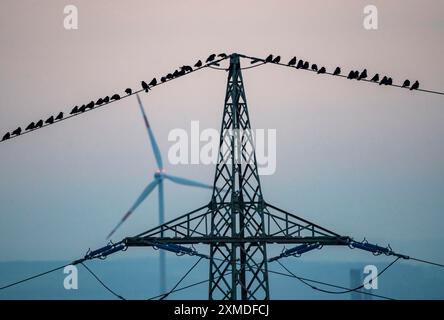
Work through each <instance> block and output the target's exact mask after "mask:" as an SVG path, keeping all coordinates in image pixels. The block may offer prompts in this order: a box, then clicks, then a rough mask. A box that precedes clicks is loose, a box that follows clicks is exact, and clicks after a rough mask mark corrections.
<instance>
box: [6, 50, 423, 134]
mask: <svg viewBox="0 0 444 320" xmlns="http://www.w3.org/2000/svg"><path fill="white" fill-rule="evenodd" d="M240 56H242V57H244V58H249V59H250V60H251V64H255V63H258V62H262V63H263V64H265V63H274V64H279V65H283V66H287V67H292V68H296V69H302V70H309V71H313V72H316V73H317V74H329V75H333V76H340V77H346V78H347V79H350V80H353V79H355V80H362V81H369V82H374V83H379V85H388V86H391V85H393V86H397V87H402V88H406V89H410V90H416V89H418V88H419V82H418V81H417V80H416V81H415V82H414V83H413V84H412V83H411V82H410V80H408V79H407V80H405V81H404V83H403V84H402V86H398V85H394V84H393V79H392V78H391V77H389V76H385V75H384V76H382V77H381V76H380V75H379V74H378V73H376V74H375V75H374V76H373V77H371V78H369V76H368V74H367V69H364V70H362V71H359V70H351V71H350V72H349V73H348V75H347V76H346V75H345V74H341V68H340V67H336V68H335V69H334V71H333V72H327V69H326V68H325V67H323V66H322V67H318V65H317V64H315V63H313V64H310V62H308V61H304V60H302V59H299V60H297V59H296V57H293V58H292V59H291V60H290V61H288V63H287V64H285V63H281V56H273V55H272V54H270V55H268V56H267V57H266V58H265V59H260V58H254V57H248V56H244V55H240ZM226 58H228V55H227V54H225V53H220V54H218V55H216V54H215V53H213V54H211V55H209V56H208V58H207V59H206V60H205V62H202V60H198V61H197V62H196V63H195V64H194V66H193V67H192V66H189V65H183V66H182V67H180V68H178V69H176V70H175V71H174V72H172V73H168V74H167V75H165V76H163V77H161V78H160V79H159V81H158V80H157V79H156V78H153V79H152V80H151V81H150V82H148V83H147V82H145V81H142V82H141V87H142V89H139V90H137V91H133V90H132V89H131V88H127V89H125V94H126V95H124V96H120V95H119V94H118V93H115V94H113V95H111V96H106V97H102V98H99V99H98V100H97V101H90V102H88V103H86V104H83V105H81V106H78V105H77V106H75V107H73V108H72V110H71V111H70V112H69V115H67V116H66V117H64V116H65V114H64V113H63V112H59V113H58V114H57V115H52V116H50V117H49V118H47V119H46V120H44V119H40V120H38V121H36V122H31V123H30V124H28V125H27V126H26V127H25V129H24V130H22V128H21V127H18V128H17V129H15V130H13V131H11V132H7V133H6V134H5V135H4V136H3V138H2V140H1V141H5V140H8V139H10V138H13V137H16V136H19V135H21V134H23V133H25V132H29V131H33V130H36V129H39V128H42V127H44V126H46V125H51V124H53V123H55V122H58V121H61V120H63V119H66V118H69V117H72V116H75V115H78V114H81V113H83V112H85V111H89V110H92V109H94V108H97V107H100V106H103V105H106V104H109V103H111V102H114V101H117V100H120V99H121V98H123V97H128V96H131V95H132V94H135V93H137V92H140V91H145V92H148V91H149V90H150V89H151V88H152V87H154V86H156V85H158V84H160V83H163V82H166V81H170V80H173V79H175V78H178V77H181V76H184V75H185V74H187V73H190V72H193V71H196V70H198V69H201V68H204V67H212V66H219V62H220V61H222V60H224V59H226Z"/></svg>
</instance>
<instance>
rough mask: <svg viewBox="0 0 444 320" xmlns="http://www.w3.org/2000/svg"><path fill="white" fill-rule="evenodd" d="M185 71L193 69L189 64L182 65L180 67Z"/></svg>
mask: <svg viewBox="0 0 444 320" xmlns="http://www.w3.org/2000/svg"><path fill="white" fill-rule="evenodd" d="M181 69H182V70H183V71H184V72H185V73H186V72H191V71H193V68H191V67H190V66H182V68H181Z"/></svg>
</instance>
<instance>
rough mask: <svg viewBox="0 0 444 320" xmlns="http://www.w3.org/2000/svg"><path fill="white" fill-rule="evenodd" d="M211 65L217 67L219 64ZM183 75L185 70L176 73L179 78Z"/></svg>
mask: <svg viewBox="0 0 444 320" xmlns="http://www.w3.org/2000/svg"><path fill="white" fill-rule="evenodd" d="M212 65H215V66H216V65H217V66H219V64H218V63H212ZM184 75H185V70H183V69H181V70H180V71H179V72H178V73H177V76H178V77H181V76H184Z"/></svg>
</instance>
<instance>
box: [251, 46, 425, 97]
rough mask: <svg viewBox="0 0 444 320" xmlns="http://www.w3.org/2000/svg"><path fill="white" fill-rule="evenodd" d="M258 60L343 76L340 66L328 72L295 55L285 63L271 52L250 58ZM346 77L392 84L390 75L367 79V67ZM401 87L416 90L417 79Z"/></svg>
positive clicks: (255, 61)
mask: <svg viewBox="0 0 444 320" xmlns="http://www.w3.org/2000/svg"><path fill="white" fill-rule="evenodd" d="M258 62H263V63H275V64H280V65H285V66H289V67H293V68H296V69H303V70H311V71H313V72H316V73H317V74H324V73H326V74H330V75H333V76H343V77H345V75H341V68H340V67H336V68H335V70H334V71H333V73H329V72H327V69H326V68H325V67H320V68H318V65H317V64H315V63H313V64H311V66H310V62H308V61H304V60H302V59H299V60H297V59H296V57H293V58H292V59H291V60H290V61H288V63H287V64H283V63H281V56H276V57H275V56H273V55H272V54H270V55H268V56H267V58H265V60H263V59H259V58H251V64H255V63H258ZM347 79H349V80H353V79H356V80H365V81H371V82H376V83H379V85H386V86H391V85H393V79H392V78H391V77H388V76H383V77H380V75H379V73H376V74H375V75H374V76H373V77H372V78H371V79H368V74H367V69H364V70H362V71H358V70H351V71H350V72H349V73H348V76H347ZM401 87H402V88H407V89H410V90H417V89H419V81H418V80H416V81H415V82H414V83H413V84H411V82H410V80H409V79H406V80H405V81H404V82H403V84H402V86H401Z"/></svg>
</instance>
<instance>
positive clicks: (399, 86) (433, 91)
mask: <svg viewBox="0 0 444 320" xmlns="http://www.w3.org/2000/svg"><path fill="white" fill-rule="evenodd" d="M239 56H241V57H243V58H246V59H250V60H252V61H257V62H259V61H260V62H263V63H262V64H260V65H263V64H276V65H280V66H284V67H288V68H292V69H297V70H303V71H310V72H314V73H318V71H317V70H312V69H309V68H298V67H296V66H294V65H288V64H285V63H281V62H272V61H269V62H267V61H266V59H262V58H257V57H251V56H246V55H242V54H240V55H239ZM322 74H328V75H331V76H335V77H341V78H347V76H346V75H343V74H334V73H333V72H328V71H325V72H323V73H322ZM359 81H363V82H369V83H374V84H379V82H375V81H371V80H368V79H359ZM389 86H391V87H396V88H401V89H408V88H406V87H403V86H402V85H397V84H390V85H389ZM414 90H416V91H422V92H426V93H432V94H438V95H444V92H441V91H437V90H428V89H421V88H418V89H414Z"/></svg>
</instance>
